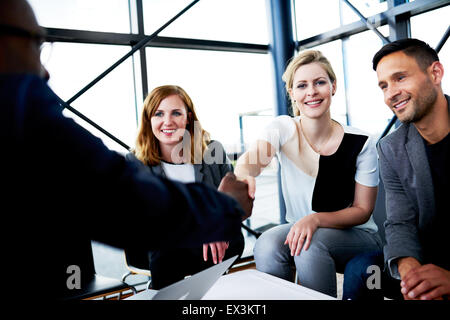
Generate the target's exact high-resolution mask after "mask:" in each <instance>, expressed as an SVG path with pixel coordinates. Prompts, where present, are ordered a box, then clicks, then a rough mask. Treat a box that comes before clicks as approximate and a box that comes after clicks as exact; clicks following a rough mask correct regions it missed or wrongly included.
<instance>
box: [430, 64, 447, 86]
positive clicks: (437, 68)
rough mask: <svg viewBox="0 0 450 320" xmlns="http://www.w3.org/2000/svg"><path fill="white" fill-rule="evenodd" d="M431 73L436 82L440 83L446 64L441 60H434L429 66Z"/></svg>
mask: <svg viewBox="0 0 450 320" xmlns="http://www.w3.org/2000/svg"><path fill="white" fill-rule="evenodd" d="M428 69H429V73H430V76H431V80H432V81H433V83H434V84H440V83H441V82H442V78H443V76H444V66H443V65H442V63H441V62H440V61H434V62H433V63H432V64H431V66H429V68H428Z"/></svg>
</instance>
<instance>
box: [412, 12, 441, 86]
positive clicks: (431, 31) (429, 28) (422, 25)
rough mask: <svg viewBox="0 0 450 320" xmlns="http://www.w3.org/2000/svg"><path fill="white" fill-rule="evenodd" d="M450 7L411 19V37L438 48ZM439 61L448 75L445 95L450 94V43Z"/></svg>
mask: <svg viewBox="0 0 450 320" xmlns="http://www.w3.org/2000/svg"><path fill="white" fill-rule="evenodd" d="M449 16H450V6H446V7H444V8H441V9H437V10H433V11H430V12H427V13H424V14H421V15H418V16H414V17H412V18H411V36H412V37H414V38H418V39H420V40H423V41H425V42H427V43H428V44H429V45H430V46H431V47H432V48H436V46H437V45H438V43H439V41H440V40H441V38H442V36H443V35H444V33H445V31H446V30H447V28H448V26H449V24H448V17H449ZM439 60H440V61H441V62H442V64H443V65H444V69H445V71H446V73H444V78H443V79H442V89H443V90H444V93H446V94H449V93H450V41H449V40H447V42H446V43H445V44H444V46H443V47H442V49H441V51H440V52H439Z"/></svg>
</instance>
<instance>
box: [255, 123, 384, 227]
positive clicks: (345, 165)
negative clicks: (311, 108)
mask: <svg viewBox="0 0 450 320" xmlns="http://www.w3.org/2000/svg"><path fill="white" fill-rule="evenodd" d="M299 121H300V116H299V117H295V118H292V117H290V116H279V117H276V118H275V119H274V120H273V121H272V122H271V123H270V124H269V125H268V126H267V127H266V128H265V129H264V130H263V132H262V133H261V135H260V136H259V139H260V140H264V141H267V142H269V143H270V144H271V145H272V146H273V147H274V148H275V150H276V153H277V157H278V160H279V163H280V167H281V184H282V190H283V197H284V201H285V204H286V220H287V221H288V222H295V221H298V220H299V219H301V218H302V217H304V216H306V215H308V214H311V213H314V212H320V211H328V212H329V211H337V210H341V209H344V208H347V207H349V206H351V205H352V203H353V198H354V193H355V182H358V183H359V184H362V185H364V186H369V187H375V186H377V185H378V183H379V178H378V176H379V175H378V159H377V151H376V145H375V141H374V139H373V138H372V137H371V136H370V135H369V134H367V133H365V132H363V131H362V130H359V129H356V128H353V127H349V126H344V125H341V126H342V127H343V129H344V137H343V139H342V141H341V144H340V145H339V147H338V149H337V151H336V152H335V153H334V154H332V155H328V156H323V155H320V154H318V153H316V152H315V151H314V150H313V149H312V148H311V146H310V145H309V144H308V142H307V141H306V139H305V137H304V136H303V135H302V133H301V130H299V126H298V122H299ZM355 227H357V228H364V229H369V230H370V231H371V232H376V231H377V230H378V228H377V226H376V224H375V222H374V221H373V218H372V216H371V217H370V219H369V220H368V221H367V222H366V223H364V224H361V225H358V226H355Z"/></svg>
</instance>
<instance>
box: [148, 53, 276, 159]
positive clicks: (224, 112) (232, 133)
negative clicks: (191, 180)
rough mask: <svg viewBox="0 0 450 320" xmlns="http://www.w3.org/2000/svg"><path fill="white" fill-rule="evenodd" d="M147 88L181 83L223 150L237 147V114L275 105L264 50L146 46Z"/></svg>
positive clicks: (204, 125) (234, 150)
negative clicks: (208, 49) (245, 51)
mask: <svg viewBox="0 0 450 320" xmlns="http://www.w3.org/2000/svg"><path fill="white" fill-rule="evenodd" d="M147 53H148V54H147V57H148V59H147V60H148V61H147V65H148V79H149V89H151V88H154V87H156V86H159V85H163V84H176V85H179V86H181V87H183V88H184V89H185V90H186V91H187V93H188V94H189V95H190V96H191V98H192V100H193V102H194V104H195V107H196V110H197V113H198V116H199V119H200V122H201V123H202V126H203V127H204V129H205V130H207V131H209V132H210V133H211V136H212V138H213V139H217V140H219V141H221V142H222V143H223V144H224V145H225V147H226V150H227V152H239V151H241V150H240V131H239V114H240V113H246V112H251V111H252V112H253V111H258V110H264V109H272V110H273V109H274V106H275V103H274V95H275V94H274V91H273V85H272V81H271V66H270V57H269V55H267V54H248V53H231V52H212V51H200V50H182V49H159V48H149V49H147Z"/></svg>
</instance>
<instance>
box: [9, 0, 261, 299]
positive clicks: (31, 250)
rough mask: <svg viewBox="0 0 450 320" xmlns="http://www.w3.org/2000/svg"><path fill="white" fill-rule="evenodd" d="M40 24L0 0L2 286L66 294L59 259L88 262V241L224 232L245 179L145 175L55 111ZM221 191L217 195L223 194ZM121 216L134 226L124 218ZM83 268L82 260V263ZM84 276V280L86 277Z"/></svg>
mask: <svg viewBox="0 0 450 320" xmlns="http://www.w3.org/2000/svg"><path fill="white" fill-rule="evenodd" d="M44 40H45V33H44V30H43V29H42V28H41V27H39V25H38V24H37V21H36V18H35V16H34V13H33V11H32V9H31V7H30V5H29V4H28V3H27V2H26V1H25V0H0V43H1V46H0V105H1V106H0V113H1V116H0V122H1V123H0V132H1V141H2V143H3V145H2V147H3V154H2V157H1V160H0V161H1V168H2V170H3V171H2V175H1V184H2V205H3V210H2V227H3V228H2V245H3V250H2V274H4V275H6V274H8V273H12V274H13V275H12V276H5V279H4V280H5V281H4V282H3V289H4V290H5V291H8V290H10V292H9V296H10V297H12V298H14V299H20V297H29V298H30V299H32V300H36V299H59V298H64V297H67V296H70V295H71V289H72V288H68V286H67V283H66V281H67V279H68V277H69V275H70V274H69V272H68V268H69V267H70V266H73V265H77V266H79V267H80V269H81V277H82V280H81V282H82V283H85V280H86V279H84V278H83V277H88V276H91V275H87V274H85V273H83V270H87V268H90V269H92V268H93V260H92V251H91V240H97V241H101V242H105V243H108V244H111V245H113V246H117V247H121V248H124V247H134V248H136V247H138V248H139V247H141V248H143V249H155V248H161V247H163V246H164V245H169V246H177V245H184V246H199V245H202V244H203V243H205V242H213V241H227V240H230V239H232V238H234V237H235V236H237V235H239V234H240V232H241V220H243V219H245V218H247V217H248V216H249V215H250V214H251V209H252V204H253V202H252V199H250V198H249V196H248V188H247V184H245V183H244V182H241V181H237V180H236V178H235V177H234V176H233V175H228V176H226V177H225V178H224V179H223V180H222V183H221V185H220V187H219V190H220V191H223V193H220V192H217V191H215V190H214V189H213V188H210V187H208V186H206V185H203V184H197V183H196V184H189V185H184V184H180V183H175V182H171V181H169V180H166V179H163V178H158V177H156V176H154V175H151V174H148V173H147V172H144V171H142V170H139V168H138V167H137V166H135V165H133V163H130V162H128V161H126V159H125V158H124V157H123V156H121V155H119V154H118V153H116V152H113V151H111V150H109V149H107V148H106V147H105V146H104V144H103V143H102V142H101V141H100V139H98V138H96V137H94V136H93V135H92V134H90V133H89V132H88V131H86V130H85V129H83V128H82V127H80V126H79V125H77V124H76V123H75V122H74V121H73V120H71V119H68V118H66V117H64V116H63V114H62V107H61V106H60V104H59V103H58V100H57V97H56V96H55V94H54V93H53V92H52V91H51V89H50V88H49V87H48V86H47V84H46V82H45V81H44V80H43V79H46V78H47V79H48V72H47V71H46V70H45V69H44V68H43V67H42V65H41V63H40V46H41V44H42V42H43V41H44ZM225 193H226V194H225ZM126 217H132V218H133V220H134V221H137V222H139V224H140V225H141V226H142V229H141V230H130V229H129V228H127V227H126V226H124V221H125V220H126ZM84 268H86V269H84ZM86 281H87V280H86Z"/></svg>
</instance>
